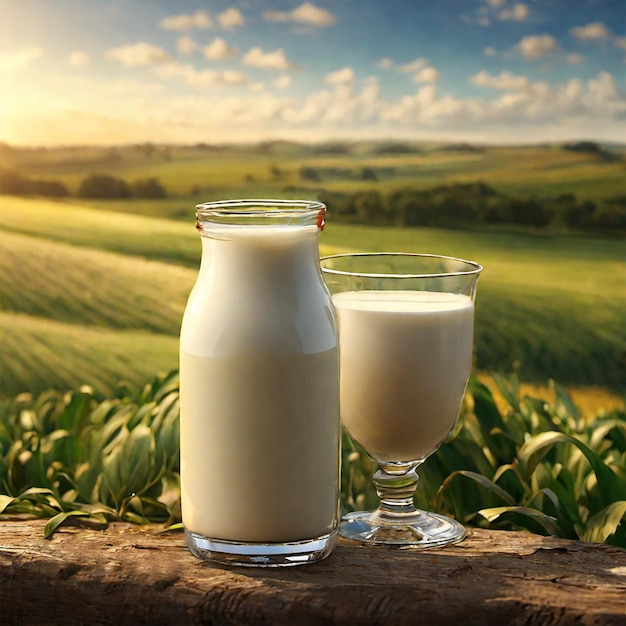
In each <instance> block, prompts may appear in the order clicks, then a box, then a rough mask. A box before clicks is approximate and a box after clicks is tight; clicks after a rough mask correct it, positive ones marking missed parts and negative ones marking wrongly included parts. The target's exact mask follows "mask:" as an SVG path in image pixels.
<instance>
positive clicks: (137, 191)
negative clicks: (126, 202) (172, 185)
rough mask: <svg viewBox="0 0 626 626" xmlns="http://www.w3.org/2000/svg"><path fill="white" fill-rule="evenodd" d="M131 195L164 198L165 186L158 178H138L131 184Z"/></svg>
mask: <svg viewBox="0 0 626 626" xmlns="http://www.w3.org/2000/svg"><path fill="white" fill-rule="evenodd" d="M131 189H132V193H133V196H135V197H136V198H165V196H166V195H167V193H166V191H165V187H164V186H163V185H162V184H161V182H160V181H159V179H158V178H140V179H138V180H135V181H133V183H132V185H131Z"/></svg>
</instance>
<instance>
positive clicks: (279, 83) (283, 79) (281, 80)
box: [274, 74, 291, 89]
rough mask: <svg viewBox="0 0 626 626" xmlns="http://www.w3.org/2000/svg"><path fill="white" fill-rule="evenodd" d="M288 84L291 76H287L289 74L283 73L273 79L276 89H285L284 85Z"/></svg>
mask: <svg viewBox="0 0 626 626" xmlns="http://www.w3.org/2000/svg"><path fill="white" fill-rule="evenodd" d="M289 85H291V76H289V74H283V75H282V76H279V77H278V78H277V79H276V80H275V81H274V87H277V88H278V89H285V87H289Z"/></svg>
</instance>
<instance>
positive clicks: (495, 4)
mask: <svg viewBox="0 0 626 626" xmlns="http://www.w3.org/2000/svg"><path fill="white" fill-rule="evenodd" d="M487 4H488V5H489V6H490V7H492V8H494V9H499V8H500V7H501V6H502V5H503V4H504V0H487Z"/></svg>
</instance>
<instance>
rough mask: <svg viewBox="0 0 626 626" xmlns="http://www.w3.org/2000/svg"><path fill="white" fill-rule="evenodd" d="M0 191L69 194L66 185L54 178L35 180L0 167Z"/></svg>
mask: <svg viewBox="0 0 626 626" xmlns="http://www.w3.org/2000/svg"><path fill="white" fill-rule="evenodd" d="M0 193H5V194H8V195H18V196H19V195H26V194H33V195H37V196H50V197H56V198H59V197H62V196H69V191H68V190H67V187H66V186H65V185H64V184H63V183H61V182H59V181H56V180H37V179H32V178H27V177H25V176H22V175H21V174H19V173H18V172H16V171H15V170H9V169H2V168H0Z"/></svg>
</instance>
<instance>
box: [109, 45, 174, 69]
mask: <svg viewBox="0 0 626 626" xmlns="http://www.w3.org/2000/svg"><path fill="white" fill-rule="evenodd" d="M105 56H106V58H107V59H113V60H115V61H119V62H120V63H121V64H122V65H124V66H125V67H145V66H148V65H158V64H161V63H168V62H169V61H170V60H171V57H170V55H169V54H168V53H167V52H166V51H165V50H163V48H159V47H158V46H153V45H152V44H149V43H145V42H143V41H142V42H141V43H136V44H132V45H129V46H121V47H119V48H113V49H112V50H108V51H107V52H106V53H105Z"/></svg>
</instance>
